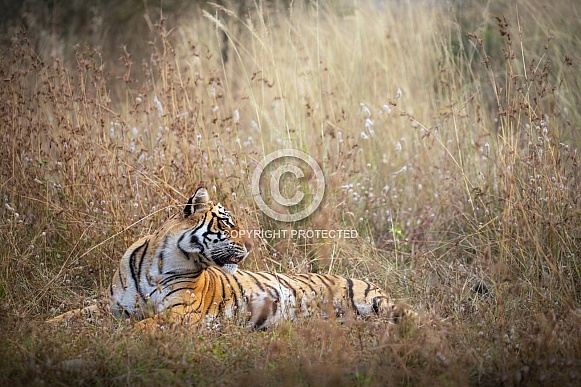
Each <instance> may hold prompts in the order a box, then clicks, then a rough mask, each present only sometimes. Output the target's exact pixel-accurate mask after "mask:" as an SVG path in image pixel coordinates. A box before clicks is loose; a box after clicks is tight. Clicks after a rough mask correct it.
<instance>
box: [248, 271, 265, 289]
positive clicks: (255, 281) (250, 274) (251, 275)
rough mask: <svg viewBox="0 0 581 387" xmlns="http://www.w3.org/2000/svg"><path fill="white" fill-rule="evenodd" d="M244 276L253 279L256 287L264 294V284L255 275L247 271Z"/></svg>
mask: <svg viewBox="0 0 581 387" xmlns="http://www.w3.org/2000/svg"><path fill="white" fill-rule="evenodd" d="M244 274H246V275H247V276H249V277H250V278H252V279H253V280H254V283H255V284H256V286H258V289H260V291H262V292H264V287H263V286H262V283H261V282H260V281H259V280H258V279H257V278H256V277H255V276H254V273H251V272H249V271H247V272H245V273H244Z"/></svg>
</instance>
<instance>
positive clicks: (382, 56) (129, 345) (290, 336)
mask: <svg viewBox="0 0 581 387" xmlns="http://www.w3.org/2000/svg"><path fill="white" fill-rule="evenodd" d="M27 4H29V5H30V4H35V2H27ZM178 4H179V2H178ZM182 7H183V5H182ZM38 9H39V10H40V11H42V9H43V7H42V6H41V5H39V7H38ZM40 11H39V12H38V13H37V14H35V13H34V7H29V8H27V12H26V13H25V14H24V16H23V17H22V22H21V23H20V22H19V23H13V24H11V25H8V24H6V25H5V26H4V27H3V28H4V34H3V36H2V39H1V42H2V44H3V50H2V54H1V55H0V63H1V64H0V84H1V87H0V99H1V101H2V103H1V104H0V119H1V131H0V159H1V160H2V162H1V164H0V200H2V207H1V208H0V221H1V222H0V321H1V324H2V330H3V334H2V335H1V337H2V339H1V341H0V344H1V345H0V359H1V360H0V380H9V381H12V382H16V383H20V384H32V383H42V382H44V383H49V384H71V383H73V382H78V383H79V384H82V383H85V384H142V383H147V384H167V383H172V384H183V385H192V384H251V383H252V384H260V385H266V384H273V383H276V384H288V385H297V384H302V385H330V384H334V385H375V384H384V385H393V384H412V385H423V384H435V385H465V384H467V383H470V384H475V385H498V384H507V385H511V384H515V385H517V384H529V385H530V384H543V383H547V384H552V385H564V384H570V385H577V384H579V383H580V382H579V378H581V371H579V370H580V369H581V339H580V335H579V326H581V306H580V301H581V260H580V258H581V257H580V251H581V211H580V199H581V181H580V177H581V176H580V172H579V171H580V168H579V165H578V163H579V159H578V158H579V146H580V145H581V137H580V132H579V125H580V124H581V119H580V115H579V111H578V106H580V105H581V96H580V93H579V82H580V81H581V78H580V75H579V74H581V71H580V68H579V65H580V63H581V57H580V55H579V52H578V47H580V46H581V45H580V43H581V42H580V41H579V39H580V37H581V23H580V22H579V20H581V19H580V18H579V17H578V15H577V13H578V12H579V9H576V5H574V4H570V2H567V1H556V2H553V3H552V4H551V7H550V12H549V10H548V8H547V6H546V5H545V3H544V2H542V1H528V2H524V1H523V2H521V1H517V2H516V3H514V4H511V6H509V7H506V8H503V7H500V6H496V8H495V7H493V6H492V5H489V6H486V7H485V6H480V5H476V4H471V5H468V4H463V5H462V4H457V5H454V6H444V5H439V4H432V3H431V2H417V1H410V2H393V4H391V3H387V4H385V5H382V6H375V7H374V6H371V5H369V6H368V5H361V6H359V7H353V6H352V5H344V4H343V3H339V2H337V3H336V4H334V5H333V6H332V7H331V6H329V7H328V8H327V7H325V6H323V5H320V7H317V6H316V4H311V5H306V4H296V3H294V2H291V3H290V4H289V5H285V6H283V5H280V6H275V5H270V4H268V5H263V6H260V7H258V6H255V4H254V3H253V4H252V5H250V6H248V7H246V8H245V7H230V8H222V7H220V6H215V7H213V8H212V7H209V6H208V7H206V12H202V10H201V9H198V8H197V7H189V8H185V7H184V8H182V9H172V10H171V11H173V12H172V13H171V14H170V13H168V12H169V11H167V10H166V13H163V12H160V11H159V9H157V8H155V9H154V7H152V8H151V9H145V10H140V11H138V12H139V17H138V18H135V17H132V18H130V19H115V18H114V16H115V14H114V13H106V11H105V10H99V9H97V10H95V11H94V12H95V15H94V16H95V17H94V18H90V19H88V21H87V22H86V23H85V28H83V27H82V24H81V25H77V24H75V26H76V27H75V28H76V29H75V37H74V39H73V38H71V36H70V35H69V34H67V31H68V30H67V29H66V28H65V26H64V24H59V21H63V20H62V19H59V17H62V16H59V15H60V14H58V12H52V13H51V12H47V13H42V12H40ZM100 12H102V14H101V13H100ZM144 12H145V16H146V17H145V18H142V16H143V13H144ZM42 15H45V16H42ZM164 15H169V18H165V16H164ZM97 16H99V17H97ZM120 21H123V23H121V22H120ZM116 22H117V23H116ZM22 26H25V27H26V28H23V27H22ZM55 26H59V28H55ZM104 31H111V33H112V34H113V33H114V36H115V39H114V40H115V41H116V42H118V41H121V42H122V41H123V40H127V41H128V42H131V45H130V46H126V47H120V46H118V45H115V46H111V45H107V44H104V42H107V37H106V36H105V35H104V34H103V32H104ZM224 36H225V37H226V38H224ZM84 42H89V43H84ZM72 43H78V44H74V45H73V44H72ZM225 46H227V47H228V48H227V53H228V61H224V58H225V57H224V55H223V53H224V51H223V49H224V48H225ZM96 47H97V48H96ZM398 89H399V90H400V92H398ZM283 147H288V148H296V149H301V150H303V151H305V152H307V153H309V154H310V155H312V156H313V157H315V159H317V160H318V162H319V164H320V165H321V167H322V168H323V171H324V174H325V178H326V182H327V192H326V194H325V198H324V201H323V204H322V206H321V208H320V209H319V210H318V211H317V212H315V214H313V215H312V216H311V217H310V218H308V219H307V220H306V221H303V222H301V223H300V224H295V225H292V226H286V225H281V224H280V223H277V222H275V221H273V220H272V219H269V218H268V217H266V216H265V215H263V214H262V213H261V212H260V210H259V209H258V208H256V206H255V204H254V202H253V200H252V196H251V191H250V174H251V173H252V171H253V169H254V167H255V165H256V163H257V162H259V161H260V160H261V159H262V157H264V155H266V154H268V153H270V152H271V151H273V150H276V149H280V148H283ZM202 184H203V185H205V186H206V187H208V189H210V190H215V194H213V195H216V196H218V197H219V199H220V200H221V202H222V203H223V204H224V205H225V206H226V207H228V208H230V209H232V210H233V211H234V212H235V213H236V214H237V215H238V216H239V217H240V218H241V219H242V222H243V223H244V224H245V225H246V227H247V228H249V229H251V228H255V229H259V228H262V229H280V228H283V227H292V228H295V229H297V228H311V229H329V230H331V229H356V230H357V231H358V233H359V236H360V238H358V239H353V240H351V239H349V240H348V239H341V240H332V239H309V240H305V239H292V240H291V239H280V238H273V239H265V240H256V241H254V243H255V249H254V250H253V253H252V254H251V256H250V257H249V258H248V259H247V260H246V262H245V265H244V267H245V269H247V270H273V271H274V270H276V271H283V272H289V271H298V272H304V271H318V272H334V273H338V274H342V275H349V276H353V277H360V278H366V279H370V280H373V281H374V282H376V283H378V284H381V285H382V286H384V287H385V288H388V289H389V290H390V291H391V292H392V293H393V294H394V296H395V297H396V298H400V299H403V300H405V301H406V302H408V303H409V304H411V305H413V306H415V308H416V309H417V310H419V311H421V312H422V313H423V314H424V315H425V325H424V326H422V327H420V328H419V329H408V328H409V327H401V328H399V329H398V328H393V327H391V328H387V327H385V326H383V325H378V324H376V323H374V322H366V321H360V320H352V321H347V322H345V323H344V324H337V323H335V322H333V321H318V320H315V321H297V322H294V323H288V324H284V325H281V326H280V327H278V328H276V329H272V330H269V331H266V332H253V331H249V330H248V329H246V328H243V327H239V326H235V325H229V324H228V323H225V325H224V326H223V327H221V329H219V330H210V329H208V328H206V327H201V328H199V329H195V330H191V331H186V330H183V331H180V330H178V331H175V332H164V331H162V332H159V333H156V334H154V335H145V334H138V333H135V332H134V331H133V330H132V329H131V324H130V323H129V322H126V321H111V320H107V319H104V320H99V321H97V322H94V321H87V322H82V323H80V324H78V325H76V326H73V327H62V328H59V329H56V330H53V329H50V328H48V327H46V326H45V325H44V324H43V321H44V320H45V319H47V318H49V317H51V316H53V315H55V314H57V313H60V312H63V311H66V310H68V309H72V308H76V307H79V306H83V305H84V304H86V303H91V302H94V300H96V299H99V298H101V297H102V295H101V293H102V292H103V291H104V290H105V289H106V287H107V286H108V284H109V281H110V277H111V275H112V273H113V271H114V268H115V267H116V265H117V262H118V260H119V258H120V256H121V254H122V253H123V252H124V251H125V249H126V248H127V247H128V246H129V245H130V244H131V242H133V241H134V240H136V239H137V237H138V236H140V235H145V234H146V233H149V232H150V231H152V230H154V229H156V228H157V227H158V225H159V224H160V222H162V221H163V220H164V219H166V218H167V217H168V216H169V214H170V213H172V212H175V211H179V209H178V207H180V206H181V204H182V203H183V202H184V200H185V199H186V198H187V197H188V196H189V195H191V193H192V191H193V190H194V189H195V188H196V187H197V186H199V185H202Z"/></svg>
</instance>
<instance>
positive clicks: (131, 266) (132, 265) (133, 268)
mask: <svg viewBox="0 0 581 387" xmlns="http://www.w3.org/2000/svg"><path fill="white" fill-rule="evenodd" d="M148 244H149V239H147V240H146V241H145V242H144V243H143V244H142V245H141V246H139V247H138V248H136V249H135V250H133V252H132V253H131V256H130V257H129V271H130V272H131V278H132V279H133V282H134V283H135V289H137V292H138V293H139V295H140V296H141V290H140V289H139V288H140V286H139V273H138V272H137V273H136V270H137V271H138V269H137V268H136V266H135V258H136V256H137V253H138V252H139V250H141V249H142V248H143V247H144V246H147V245H148ZM146 249H147V247H146Z"/></svg>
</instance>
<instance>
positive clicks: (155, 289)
mask: <svg viewBox="0 0 581 387" xmlns="http://www.w3.org/2000/svg"><path fill="white" fill-rule="evenodd" d="M241 230H242V229H241V228H240V226H239V225H238V223H237V221H236V220H235V219H234V218H233V217H232V216H231V215H230V213H229V212H228V211H227V210H225V209H224V208H223V207H222V206H221V205H220V204H217V205H214V204H213V203H212V202H211V201H210V200H209V197H208V193H207V191H206V190H205V189H204V188H199V189H198V190H197V191H196V193H195V194H194V195H192V197H191V198H190V199H189V201H188V204H187V205H186V206H185V208H184V211H183V213H182V214H181V215H178V216H174V217H173V218H172V219H170V220H169V221H167V222H166V223H165V224H164V225H163V226H162V227H161V228H160V229H159V230H158V231H156V232H155V233H154V234H153V235H150V236H147V237H144V238H141V239H140V240H138V241H137V242H135V243H134V244H133V245H132V246H131V247H130V248H129V249H128V250H127V252H126V253H125V254H124V255H123V258H122V259H121V263H120V266H119V269H118V270H117V272H116V273H115V274H114V276H113V281H112V283H111V286H110V298H111V300H110V301H111V302H110V308H111V312H112V314H113V315H114V316H116V317H123V316H124V317H133V318H135V319H137V320H140V322H139V323H138V327H140V328H143V329H149V328H154V327H156V326H157V325H160V324H163V323H166V322H172V323H173V322H178V323H181V324H197V323H200V322H203V321H206V322H212V321H218V320H215V319H217V318H224V317H225V318H231V319H237V320H238V319H241V320H243V321H244V322H245V323H246V324H248V325H250V326H252V327H254V328H256V329H262V328H267V327H270V326H272V325H274V324H275V323H277V322H278V321H281V320H288V319H293V318H296V317H299V316H311V315H318V316H323V317H325V316H331V315H342V314H344V313H345V312H347V311H353V312H355V313H356V314H357V315H359V316H362V317H366V316H372V315H379V316H383V317H387V318H389V319H390V320H392V321H393V320H394V319H397V318H398V317H401V316H402V315H404V314H407V315H415V313H414V312H411V311H409V310H407V309H405V308H399V307H396V306H395V304H394V303H393V301H392V300H391V298H390V297H389V296H388V295H387V294H386V293H384V292H383V291H382V290H381V289H379V288H378V287H377V286H375V285H373V284H371V283H369V282H367V281H362V280H358V279H348V278H344V277H341V276H337V275H321V274H295V275H286V274H279V273H266V272H250V271H244V270H237V268H238V264H239V263H240V262H241V261H242V260H243V259H244V258H245V257H246V256H247V255H248V253H249V252H250V250H251V244H250V242H249V241H248V240H246V239H244V238H241V237H238V236H240V235H243V234H244V233H242V232H240V231H241ZM234 236H237V237H234Z"/></svg>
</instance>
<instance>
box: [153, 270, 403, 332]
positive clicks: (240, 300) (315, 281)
mask: <svg viewBox="0 0 581 387" xmlns="http://www.w3.org/2000/svg"><path fill="white" fill-rule="evenodd" d="M208 289H211V290H210V291H208ZM166 294H167V296H166V300H167V302H168V304H172V305H174V307H173V308H172V311H171V317H170V320H171V319H173V321H185V322H187V323H196V322H198V321H199V320H201V319H205V320H206V321H207V322H212V321H215V320H216V319H220V318H230V319H235V320H237V321H240V320H242V321H245V322H247V324H248V325H250V326H251V327H253V328H256V329H264V328H269V327H271V326H273V325H275V324H276V323H277V322H279V321H281V320H292V319H295V318H297V317H313V316H316V317H324V318H326V317H330V316H336V317H342V316H343V315H345V314H347V313H350V312H354V313H356V314H357V315H358V316H361V317H369V316H374V315H377V316H383V317H387V318H390V319H394V318H396V317H400V315H401V311H400V310H399V309H397V308H396V307H395V305H394V304H393V302H392V301H391V299H390V298H389V296H388V295H387V294H385V293H384V292H383V291H381V289H379V288H378V287H376V286H374V285H373V284H371V283H369V282H366V281H361V280H358V279H348V278H344V277H341V276H337V275H320V274H296V275H286V274H279V273H267V272H249V271H244V270H238V271H237V272H236V273H234V274H227V273H224V272H223V271H221V270H220V269H217V268H208V269H207V270H206V271H205V272H204V273H203V274H201V275H200V276H199V277H197V278H195V279H193V278H192V279H187V280H185V281H184V279H183V278H181V279H177V278H176V281H175V283H168V284H167V291H166ZM154 322H155V321H149V323H154ZM146 324H147V323H145V325H146Z"/></svg>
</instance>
